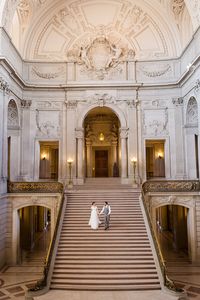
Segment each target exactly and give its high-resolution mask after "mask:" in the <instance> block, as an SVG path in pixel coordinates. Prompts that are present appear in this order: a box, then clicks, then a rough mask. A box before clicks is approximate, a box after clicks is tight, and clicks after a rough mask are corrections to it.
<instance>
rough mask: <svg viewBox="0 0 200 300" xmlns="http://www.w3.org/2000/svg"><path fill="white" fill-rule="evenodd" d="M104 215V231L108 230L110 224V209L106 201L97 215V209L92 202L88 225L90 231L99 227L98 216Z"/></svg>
mask: <svg viewBox="0 0 200 300" xmlns="http://www.w3.org/2000/svg"><path fill="white" fill-rule="evenodd" d="M101 214H104V226H105V228H104V229H105V230H106V229H108V228H109V222H110V214H111V208H110V205H109V204H108V202H107V201H105V204H104V206H103V208H102V210H101V212H100V213H99V211H98V207H97V206H96V204H95V202H92V206H91V215H90V220H89V225H90V226H91V228H92V229H98V227H99V225H100V224H101V221H100V220H99V215H101Z"/></svg>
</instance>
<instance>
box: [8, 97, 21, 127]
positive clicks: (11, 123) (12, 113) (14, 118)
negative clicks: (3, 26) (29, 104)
mask: <svg viewBox="0 0 200 300" xmlns="http://www.w3.org/2000/svg"><path fill="white" fill-rule="evenodd" d="M18 128H19V113H18V107H17V103H16V101H15V100H14V99H10V100H9V102H8V129H18Z"/></svg>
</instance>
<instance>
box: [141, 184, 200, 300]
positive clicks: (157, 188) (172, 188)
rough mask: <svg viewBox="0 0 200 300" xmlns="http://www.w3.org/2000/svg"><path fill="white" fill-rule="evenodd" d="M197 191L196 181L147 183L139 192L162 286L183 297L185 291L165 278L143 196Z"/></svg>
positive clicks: (163, 262) (161, 257)
mask: <svg viewBox="0 0 200 300" xmlns="http://www.w3.org/2000/svg"><path fill="white" fill-rule="evenodd" d="M199 190H200V183H199V181H197V180H193V181H192V180H191V181H186V180H170V181H164V180H163V181H147V182H144V183H143V185H142V190H141V198H142V202H143V205H144V209H145V213H146V217H147V221H148V224H149V228H150V231H151V236H152V239H153V242H154V247H155V250H156V252H157V258H158V261H159V264H160V269H161V272H162V276H163V284H164V286H165V287H166V288H168V289H169V290H171V291H173V292H176V293H180V294H182V295H183V296H185V291H184V290H183V289H180V288H177V287H176V286H175V284H174V282H173V281H172V280H171V279H170V278H169V277H168V276H167V272H166V265H165V261H164V258H163V255H162V252H161V249H160V246H159V242H158V240H157V237H156V234H155V232H154V229H153V224H152V221H151V216H150V208H149V207H148V204H147V202H146V200H145V195H146V194H148V193H153V192H192V191H194V192H195V191H199ZM181 299H182V298H181ZM183 299H184V297H183Z"/></svg>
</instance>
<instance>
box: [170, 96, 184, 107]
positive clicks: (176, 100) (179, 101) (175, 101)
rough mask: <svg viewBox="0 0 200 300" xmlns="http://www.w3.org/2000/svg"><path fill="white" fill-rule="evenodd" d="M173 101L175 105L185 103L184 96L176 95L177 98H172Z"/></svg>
mask: <svg viewBox="0 0 200 300" xmlns="http://www.w3.org/2000/svg"><path fill="white" fill-rule="evenodd" d="M172 103H173V104H174V105H175V106H181V105H183V97H175V98H172Z"/></svg>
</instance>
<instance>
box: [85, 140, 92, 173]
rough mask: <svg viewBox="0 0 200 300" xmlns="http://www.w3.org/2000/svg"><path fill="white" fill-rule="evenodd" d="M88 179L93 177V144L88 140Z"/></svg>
mask: <svg viewBox="0 0 200 300" xmlns="http://www.w3.org/2000/svg"><path fill="white" fill-rule="evenodd" d="M86 156H87V157H86V159H87V177H92V142H91V141H90V139H88V138H87V139H86Z"/></svg>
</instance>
